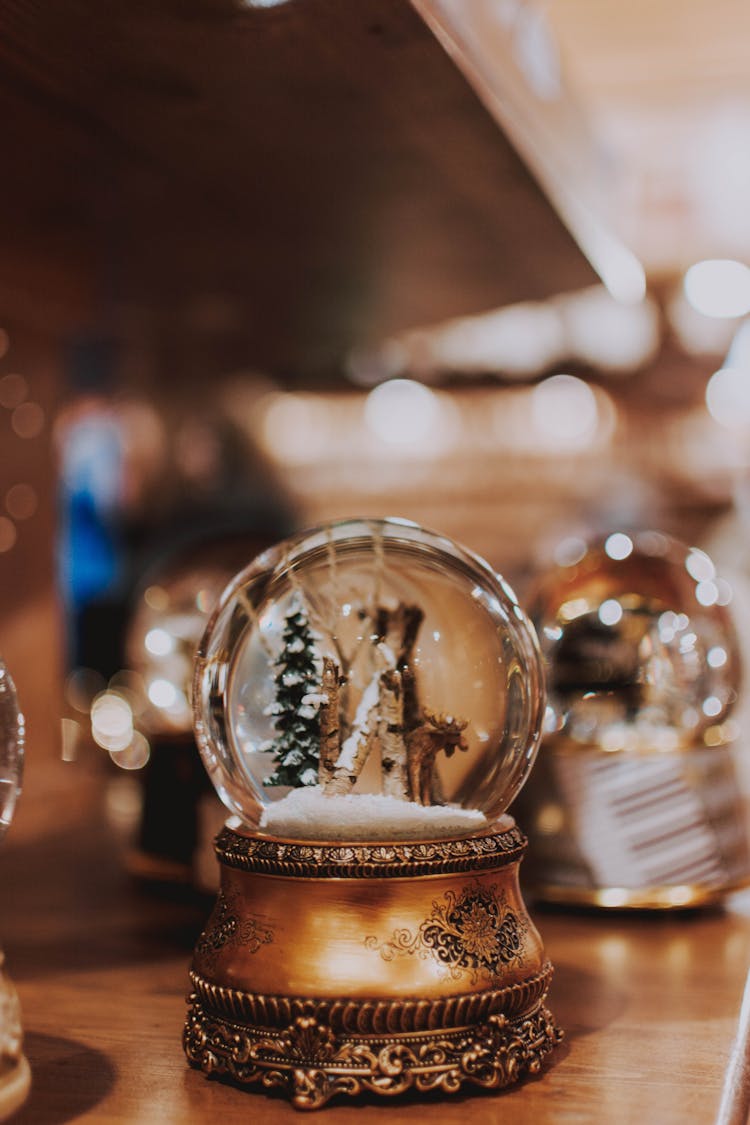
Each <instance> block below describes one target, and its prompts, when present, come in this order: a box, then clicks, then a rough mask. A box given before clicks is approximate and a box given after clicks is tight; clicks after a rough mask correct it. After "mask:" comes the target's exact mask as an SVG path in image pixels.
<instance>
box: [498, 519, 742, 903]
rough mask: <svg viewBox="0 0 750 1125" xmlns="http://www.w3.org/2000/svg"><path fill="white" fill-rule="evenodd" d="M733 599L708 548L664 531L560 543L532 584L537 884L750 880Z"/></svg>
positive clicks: (672, 898) (698, 898) (611, 891)
mask: <svg viewBox="0 0 750 1125" xmlns="http://www.w3.org/2000/svg"><path fill="white" fill-rule="evenodd" d="M731 600H732V589H731V586H730V585H729V583H728V582H727V581H726V580H724V579H723V578H721V577H720V576H719V575H718V574H717V572H716V567H715V566H714V563H713V561H712V560H711V558H710V557H709V555H708V554H706V552H705V551H702V550H700V549H699V548H697V547H688V546H686V545H685V544H683V543H680V542H678V541H677V540H675V539H673V538H671V537H670V536H668V535H665V534H663V533H661V532H656V531H638V532H625V531H615V532H612V533H611V534H610V535H608V536H606V537H604V538H600V539H594V540H591V541H589V542H586V541H584V540H567V541H564V542H563V543H561V544H559V545H558V548H557V550H556V563H555V565H553V566H551V567H550V568H548V569H547V570H546V571H545V572H544V573H543V574H541V575H540V577H539V578H538V581H537V583H536V587H535V589H533V590H532V591H531V592H530V595H529V613H530V616H531V618H532V620H533V621H534V623H535V625H536V627H537V629H538V632H539V639H540V644H541V647H542V652H543V655H544V657H545V660H546V674H547V693H548V695H547V699H548V704H547V710H546V715H545V723H544V735H543V743H542V749H541V752H540V755H539V761H538V763H537V767H536V769H535V771H534V777H533V779H532V782H531V784H530V785H529V786H528V787H527V789H526V790H525V791H524V793H523V795H522V797H521V800H520V802H519V815H520V816H521V817H522V819H523V823H524V827H525V829H526V831H527V832H528V834H529V854H528V861H527V864H526V867H525V875H526V878H527V881H528V883H529V884H530V886H531V888H532V889H533V890H535V891H536V893H537V895H538V896H540V897H544V898H547V899H551V900H553V901H566V902H570V901H573V902H575V901H581V902H584V903H588V904H594V905H600V906H610V907H617V908H619V907H625V906H630V907H636V908H641V907H646V908H661V907H665V908H671V907H683V906H692V905H700V904H701V903H703V902H707V901H712V900H714V899H715V898H717V897H718V896H719V895H721V894H723V893H725V892H726V891H727V890H729V889H731V888H733V887H736V886H739V885H741V884H743V883H744V882H745V881H746V880H747V879H748V875H749V874H750V850H749V847H748V830H747V823H746V816H745V810H744V807H743V802H742V795H741V792H740V785H739V777H738V772H737V766H736V760H735V756H734V745H735V743H737V738H738V734H739V727H738V724H737V722H736V720H735V718H734V714H733V712H734V708H735V706H736V703H737V700H738V695H739V685H740V678H741V677H740V660H739V654H738V646H737V637H736V633H735V629H734V624H733V620H732V617H731V611H730V603H731Z"/></svg>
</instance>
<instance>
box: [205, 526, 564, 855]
mask: <svg viewBox="0 0 750 1125" xmlns="http://www.w3.org/2000/svg"><path fill="white" fill-rule="evenodd" d="M542 683H543V681H542V673H541V661H540V657H539V650H538V645H537V642H536V637H535V635H534V631H533V629H532V627H531V626H530V624H529V622H528V621H527V619H526V617H525V615H524V613H523V612H522V610H521V609H520V608H519V606H518V603H517V601H516V599H515V596H514V594H513V593H512V591H511V590H510V589H509V587H508V586H507V585H506V584H505V582H504V581H503V580H502V579H501V578H499V577H498V576H497V575H496V574H495V573H494V572H493V571H492V570H491V569H490V567H489V566H488V565H487V564H486V563H485V562H483V561H482V560H481V559H479V558H478V557H477V556H475V555H473V554H471V553H470V552H468V551H466V550H464V549H463V548H461V547H460V546H458V545H457V544H455V543H454V542H452V541H451V540H450V539H448V538H446V537H444V536H441V535H437V534H434V533H431V532H428V531H425V530H423V529H422V528H420V527H418V526H417V525H416V524H412V523H408V522H406V521H400V520H384V521H363V520H351V521H346V522H341V523H332V524H330V525H327V526H323V527H320V528H318V529H315V530H313V531H310V532H305V533H303V534H301V535H299V536H297V537H295V538H292V539H290V540H287V541H285V542H283V543H281V544H280V545H278V546H277V547H275V548H273V549H272V550H270V551H268V552H266V553H265V554H263V555H261V556H260V557H259V558H257V559H256V560H255V562H253V563H252V564H251V565H250V566H249V567H248V568H247V569H246V570H244V571H243V572H242V573H241V574H239V575H238V576H237V577H236V578H235V579H234V581H233V582H232V583H231V584H230V585H229V587H228V588H227V589H226V590H225V592H224V594H223V595H222V598H221V600H220V603H219V605H218V607H217V609H216V610H215V611H214V614H213V617H212V618H211V620H210V622H209V624H208V627H207V629H206V632H205V634H204V636H203V639H202V641H201V644H200V646H199V650H198V658H197V665H196V676H195V684H194V690H193V702H194V708H195V727H196V737H197V741H198V745H199V747H200V749H201V754H202V756H203V760H204V763H205V765H206V768H207V770H208V772H209V774H210V776H211V778H212V780H213V782H214V785H215V787H216V789H217V791H218V793H219V795H220V797H221V798H222V800H223V801H224V803H225V805H226V806H227V807H228V808H229V809H230V810H231V811H232V812H233V813H235V814H236V815H237V816H238V817H239V818H240V821H241V822H242V823H243V824H244V825H245V826H247V827H249V828H251V829H254V830H257V829H260V830H261V831H264V832H266V833H267V834H268V835H270V836H275V837H280V838H291V839H308V840H312V839H318V840H321V839H348V840H351V841H355V840H358V841H368V840H377V839H391V840H397V839H406V838H410V839H434V838H441V837H446V836H460V835H463V834H469V833H472V832H475V831H477V830H480V829H482V828H484V827H487V826H488V825H489V824H491V823H493V822H494V821H495V820H496V819H497V818H498V817H500V816H501V814H502V813H504V811H505V810H506V809H507V807H508V805H509V804H510V802H511V801H512V799H513V797H514V796H515V794H516V793H517V792H518V790H519V789H520V787H521V785H522V784H523V782H524V780H525V778H526V776H527V774H528V771H529V769H530V768H531V765H532V762H533V759H534V755H535V753H536V750H537V746H538V742H539V737H540V728H541V719H542V714H543V687H542Z"/></svg>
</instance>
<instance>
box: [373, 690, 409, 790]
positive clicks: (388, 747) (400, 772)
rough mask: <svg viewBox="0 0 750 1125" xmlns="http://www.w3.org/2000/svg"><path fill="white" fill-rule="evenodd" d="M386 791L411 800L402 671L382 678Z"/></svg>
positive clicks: (381, 731)
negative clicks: (405, 737)
mask: <svg viewBox="0 0 750 1125" xmlns="http://www.w3.org/2000/svg"><path fill="white" fill-rule="evenodd" d="M378 740H379V742H380V761H381V765H382V769H383V793H384V794H385V795H386V796H387V797H398V798H399V800H401V801H408V800H409V773H408V767H407V758H406V742H405V739H404V690H403V682H402V678H401V673H400V672H397V671H395V670H393V671H387V672H383V674H382V675H381V677H380V720H379V723H378Z"/></svg>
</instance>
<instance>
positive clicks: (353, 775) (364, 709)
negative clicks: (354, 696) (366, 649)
mask: <svg viewBox="0 0 750 1125" xmlns="http://www.w3.org/2000/svg"><path fill="white" fill-rule="evenodd" d="M379 705H380V677H379V676H378V675H375V676H373V678H372V680H371V681H370V683H369V684H368V686H367V688H366V689H365V691H364V693H363V695H362V698H361V699H360V701H359V706H358V707H357V714H356V715H355V717H354V723H353V724H352V732H351V734H350V735H349V737H348V738H346V739H345V740H344V742H343V743H342V744H341V747H340V750H339V754H338V757H337V759H336V762H335V766H334V770H333V773H332V775H331V777H330V780H329V781H328V783H327V784H326V789H325V791H326V793H328V794H329V795H335V796H341V795H342V794H345V793H350V792H351V791H352V789H353V788H354V786H355V784H356V781H357V778H358V777H359V775H360V774H361V772H362V769H363V768H364V765H365V762H366V761H367V759H368V758H369V756H370V752H371V751H372V748H373V746H374V745H375V743H376V741H377V737H378V711H379Z"/></svg>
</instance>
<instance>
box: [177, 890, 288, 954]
mask: <svg viewBox="0 0 750 1125" xmlns="http://www.w3.org/2000/svg"><path fill="white" fill-rule="evenodd" d="M273 938H274V932H273V930H272V929H271V928H270V927H269V926H266V925H264V924H263V922H262V921H261V919H259V918H253V917H246V918H243V920H242V921H240V919H239V917H238V915H237V913H236V912H235V910H234V906H233V904H232V903H231V901H230V900H229V899H228V898H227V897H226V896H225V895H224V893H223V892H220V893H219V897H218V898H217V900H216V905H215V907H214V910H213V913H212V914H211V917H210V918H209V920H208V924H207V926H206V928H205V930H204V931H203V933H202V934H201V935H200V937H199V938H198V941H197V942H196V946H195V953H196V957H197V958H199V959H200V960H202V961H203V962H204V963H214V962H215V961H216V960H217V958H218V955H219V953H220V951H221V950H222V949H224V948H225V947H226V946H233V947H237V946H242V947H243V948H245V949H247V950H248V951H249V952H250V953H257V952H258V950H259V949H260V947H261V946H262V945H270V943H271V942H272V941H273Z"/></svg>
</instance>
